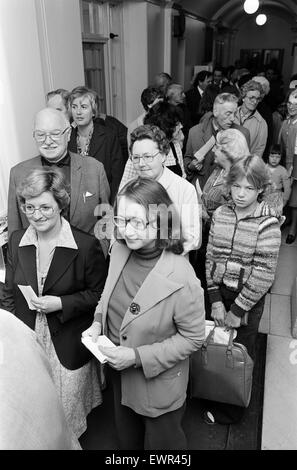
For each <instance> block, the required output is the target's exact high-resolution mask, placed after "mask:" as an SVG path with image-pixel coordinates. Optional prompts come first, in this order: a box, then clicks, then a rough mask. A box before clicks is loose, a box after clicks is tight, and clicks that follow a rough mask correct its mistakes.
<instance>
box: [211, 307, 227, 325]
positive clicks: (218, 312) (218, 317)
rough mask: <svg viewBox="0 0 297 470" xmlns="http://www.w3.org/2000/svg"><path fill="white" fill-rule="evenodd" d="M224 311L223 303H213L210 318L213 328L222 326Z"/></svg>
mask: <svg viewBox="0 0 297 470" xmlns="http://www.w3.org/2000/svg"><path fill="white" fill-rule="evenodd" d="M225 316H226V309H225V307H224V304H223V302H214V303H213V304H212V306H211V318H213V320H214V323H215V326H224V324H225Z"/></svg>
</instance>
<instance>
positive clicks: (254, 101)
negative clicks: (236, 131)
mask: <svg viewBox="0 0 297 470" xmlns="http://www.w3.org/2000/svg"><path fill="white" fill-rule="evenodd" d="M240 92H241V98H242V105H241V106H239V108H238V110H237V112H236V115H235V121H234V122H235V123H236V124H240V125H241V126H243V127H245V128H246V129H248V130H249V132H250V138H251V140H250V152H251V154H254V155H258V157H262V155H263V153H264V150H265V146H266V142H267V136H268V128H267V123H266V121H265V119H263V118H262V116H261V114H260V113H259V112H258V111H257V106H258V103H259V102H260V101H261V100H262V99H263V98H264V91H263V88H262V86H261V85H260V83H258V82H256V81H255V80H249V81H248V82H246V83H245V84H244V85H242V87H241V89H240Z"/></svg>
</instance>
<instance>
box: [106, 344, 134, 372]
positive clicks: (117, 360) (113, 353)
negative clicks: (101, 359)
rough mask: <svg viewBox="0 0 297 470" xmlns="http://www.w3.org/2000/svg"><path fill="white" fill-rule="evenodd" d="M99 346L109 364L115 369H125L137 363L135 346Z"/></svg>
mask: <svg viewBox="0 0 297 470" xmlns="http://www.w3.org/2000/svg"><path fill="white" fill-rule="evenodd" d="M98 348H99V350H100V351H101V352H102V354H104V355H105V356H106V357H107V361H108V364H109V365H110V366H111V367H112V368H113V369H116V370H123V369H127V368H128V367H131V366H134V364H135V361H136V355H135V352H134V349H133V348H126V347H125V346H116V347H115V348H104V347H103V346H98Z"/></svg>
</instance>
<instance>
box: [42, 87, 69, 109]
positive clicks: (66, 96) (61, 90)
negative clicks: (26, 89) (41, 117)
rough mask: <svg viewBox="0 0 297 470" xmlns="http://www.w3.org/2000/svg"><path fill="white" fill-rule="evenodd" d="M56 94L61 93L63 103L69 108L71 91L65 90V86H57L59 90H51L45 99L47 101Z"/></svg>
mask: <svg viewBox="0 0 297 470" xmlns="http://www.w3.org/2000/svg"><path fill="white" fill-rule="evenodd" d="M56 95H60V96H61V98H62V100H63V103H64V105H65V107H66V108H67V106H68V99H69V96H70V93H69V91H68V90H65V89H64V88H57V90H52V91H49V92H48V93H47V94H46V95H45V100H46V102H48V101H49V99H50V98H52V97H53V96H56Z"/></svg>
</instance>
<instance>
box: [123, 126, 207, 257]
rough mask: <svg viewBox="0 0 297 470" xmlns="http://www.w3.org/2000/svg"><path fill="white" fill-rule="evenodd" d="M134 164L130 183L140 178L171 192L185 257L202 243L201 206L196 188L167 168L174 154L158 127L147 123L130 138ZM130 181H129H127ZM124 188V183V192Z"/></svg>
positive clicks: (131, 157)
mask: <svg viewBox="0 0 297 470" xmlns="http://www.w3.org/2000/svg"><path fill="white" fill-rule="evenodd" d="M129 150H130V162H131V164H132V166H133V171H132V173H131V174H130V175H127V180H128V181H129V180H131V178H133V177H135V174H136V175H137V176H141V177H145V178H152V179H154V180H156V181H158V182H159V183H160V184H161V185H162V186H163V187H164V188H165V189H166V191H167V192H168V194H169V197H170V198H171V199H172V201H173V203H174V204H175V207H176V209H177V211H178V213H179V216H180V219H181V224H182V231H183V238H184V254H186V253H188V252H189V251H190V250H195V249H196V248H197V247H198V246H199V244H200V238H201V236H200V235H201V233H200V231H201V224H200V206H199V204H198V199H197V194H196V191H195V188H194V186H193V185H192V184H191V183H189V182H188V181H186V180H185V179H184V178H182V177H181V176H178V175H177V174H175V173H173V172H172V171H171V170H170V169H169V168H168V167H167V166H166V160H167V155H168V153H169V151H170V146H169V141H168V139H167V138H166V135H165V133H164V132H163V131H162V130H161V129H160V128H159V127H157V126H154V125H151V124H146V125H144V126H140V127H138V128H137V129H135V130H134V131H133V132H132V134H131V137H130V148H129ZM127 180H126V182H127ZM122 187H123V180H122V182H121V186H120V189H121V188H122Z"/></svg>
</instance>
